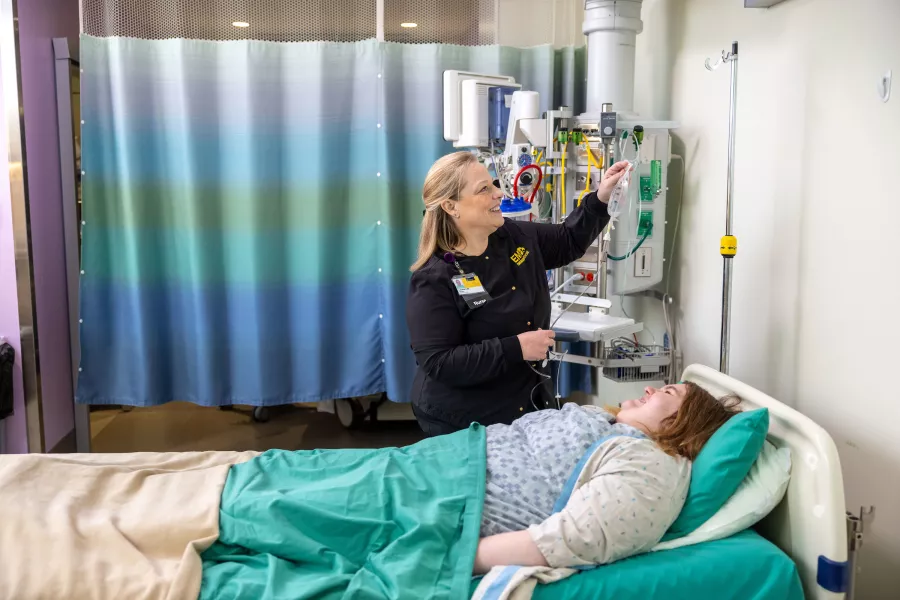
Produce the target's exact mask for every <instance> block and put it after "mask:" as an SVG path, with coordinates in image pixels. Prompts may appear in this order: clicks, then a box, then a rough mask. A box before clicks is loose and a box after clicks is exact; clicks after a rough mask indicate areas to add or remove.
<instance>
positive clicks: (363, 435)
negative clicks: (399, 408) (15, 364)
mask: <svg viewBox="0 0 900 600" xmlns="http://www.w3.org/2000/svg"><path fill="white" fill-rule="evenodd" d="M270 415H271V418H270V420H269V421H268V422H267V423H255V422H254V421H253V419H252V418H251V417H250V409H249V407H246V408H243V407H237V408H235V410H219V409H216V408H205V407H201V406H196V405H194V404H188V403H181V402H173V403H171V404H166V405H164V406H157V407H153V408H135V409H133V410H131V411H130V412H124V411H122V410H120V409H109V410H94V411H92V412H91V437H92V447H91V450H92V451H93V452H183V451H191V450H260V451H262V450H268V449H271V448H281V449H285V450H311V449H315V448H383V447H387V446H405V445H408V444H412V443H415V442H417V441H419V440H421V439H422V437H423V436H422V432H421V431H420V430H419V427H418V425H417V424H416V422H415V421H410V420H403V421H379V422H377V423H368V422H367V423H364V424H363V426H362V427H361V428H360V429H359V430H354V431H348V430H346V429H344V427H343V426H342V425H341V424H340V423H339V422H338V420H337V417H335V416H334V415H332V414H328V413H321V412H316V409H315V407H306V406H304V407H296V406H285V407H278V408H274V409H270Z"/></svg>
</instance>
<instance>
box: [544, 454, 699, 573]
mask: <svg viewBox="0 0 900 600" xmlns="http://www.w3.org/2000/svg"><path fill="white" fill-rule="evenodd" d="M612 442H615V443H612ZM608 444H609V445H610V446H611V447H610V448H606V449H603V448H602V447H601V450H598V452H600V451H603V452H605V453H606V456H604V457H603V459H602V461H601V463H600V466H599V468H598V469H597V470H596V472H595V473H594V474H593V475H592V476H591V478H590V480H589V481H588V482H587V483H585V484H584V485H582V486H581V487H579V488H577V489H576V490H575V491H574V492H573V493H572V496H571V497H570V499H569V501H568V503H567V504H566V506H565V508H563V510H561V511H560V512H558V513H556V514H554V515H552V516H550V517H549V518H548V519H546V520H545V521H544V522H543V523H540V524H538V525H533V526H532V527H530V528H529V530H528V531H529V533H530V534H531V538H532V539H533V540H534V542H535V544H536V545H537V547H538V549H539V550H540V551H541V554H543V555H544V558H545V559H546V560H547V563H548V564H549V565H550V566H551V567H576V566H584V565H594V564H606V563H610V562H613V561H617V560H621V559H623V558H627V557H629V556H632V555H634V554H640V553H642V552H646V551H648V550H650V549H651V548H652V547H653V546H654V545H656V543H657V542H659V540H660V539H661V538H662V536H663V534H665V532H666V530H667V529H668V528H669V526H670V525H671V524H672V523H673V522H674V521H675V518H676V517H677V516H678V513H679V512H680V511H681V507H682V505H683V504H684V499H685V497H686V495H687V488H688V484H689V482H690V465H689V463H688V462H687V461H686V460H683V459H676V458H673V457H671V456H669V455H667V454H665V453H663V452H662V451H661V450H659V449H658V448H657V447H656V446H655V444H653V443H652V442H651V441H649V440H646V439H630V438H615V439H614V440H612V441H611V442H608Z"/></svg>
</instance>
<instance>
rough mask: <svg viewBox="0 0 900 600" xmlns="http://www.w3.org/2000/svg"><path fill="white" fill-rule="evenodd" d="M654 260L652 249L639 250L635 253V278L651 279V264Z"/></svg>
mask: <svg viewBox="0 0 900 600" xmlns="http://www.w3.org/2000/svg"><path fill="white" fill-rule="evenodd" d="M652 258H653V253H652V248H638V250H637V252H635V253H634V276H635V277H650V264H651V262H650V261H651V259H652Z"/></svg>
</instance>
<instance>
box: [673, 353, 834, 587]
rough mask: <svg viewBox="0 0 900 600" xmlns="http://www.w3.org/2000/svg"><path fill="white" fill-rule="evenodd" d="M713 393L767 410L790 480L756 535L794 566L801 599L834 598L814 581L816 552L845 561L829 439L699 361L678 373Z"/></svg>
mask: <svg viewBox="0 0 900 600" xmlns="http://www.w3.org/2000/svg"><path fill="white" fill-rule="evenodd" d="M682 379H684V380H685V381H691V382H693V383H696V384H697V385H699V386H701V387H703V388H704V389H706V390H707V391H709V392H710V393H711V394H713V395H714V396H716V397H717V398H718V397H721V396H725V395H727V394H735V395H737V396H740V397H741V399H742V400H743V402H742V406H743V408H744V410H751V409H754V408H763V407H764V408H768V409H769V435H768V439H769V441H770V442H772V444H774V445H775V446H776V447H779V448H790V449H791V458H792V466H791V482H790V484H789V485H788V489H787V493H786V494H785V497H784V500H782V501H781V504H779V505H778V507H777V508H776V509H775V510H774V511H773V512H772V513H771V514H770V515H769V516H768V517H766V518H765V519H764V520H763V521H762V523H760V525H759V527H758V530H759V533H760V534H762V535H763V536H765V537H766V538H767V539H769V540H771V541H772V542H773V543H775V544H776V545H777V546H778V547H779V548H781V549H782V550H784V551H785V552H786V553H787V554H788V555H789V556H790V557H791V558H792V559H793V560H794V562H795V563H796V564H797V569H798V571H799V572H800V578H801V579H802V580H803V588H804V591H805V592H806V597H807V598H811V599H815V600H835V599H837V598H843V597H844V594H835V593H832V592H829V591H827V590H825V589H824V588H822V587H819V585H818V584H817V583H816V570H817V568H818V561H819V556H825V557H827V558H829V559H831V560H834V561H841V562H843V561H846V560H847V522H846V518H847V517H846V512H845V511H846V509H845V506H844V482H843V477H842V476H841V463H840V460H839V459H838V453H837V448H836V447H835V445H834V440H832V439H831V436H829V435H828V433H826V431H825V430H824V429H822V428H821V427H819V426H818V425H816V424H815V423H814V422H813V421H811V420H810V419H809V418H808V417H806V416H804V415H802V414H800V413H799V412H797V411H796V410H794V409H792V408H790V407H789V406H787V405H785V404H782V403H781V402H779V401H777V400H775V399H774V398H772V397H770V396H767V395H766V394H763V393H762V392H760V391H759V390H756V389H753V388H752V387H750V386H749V385H746V384H744V383H741V382H740V381H738V380H736V379H734V378H732V377H728V376H727V375H723V374H721V373H719V372H718V371H716V370H714V369H710V368H709V367H704V366H702V365H691V366H690V367H688V368H687V369H686V370H685V372H684V376H683V377H682Z"/></svg>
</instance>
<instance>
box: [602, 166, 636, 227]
mask: <svg viewBox="0 0 900 600" xmlns="http://www.w3.org/2000/svg"><path fill="white" fill-rule="evenodd" d="M632 168H633V166H632V165H631V164H629V165H628V167H626V169H625V174H624V175H622V177H621V178H620V179H619V182H618V183H616V187H614V188H613V191H612V193H611V194H610V195H609V205H608V206H607V208H606V210H607V212H608V213H609V216H610V218H612V219H616V218H618V216H619V215H620V214H622V205H623V204H624V202H625V200H626V199H627V198H628V188H629V185H630V184H631V170H632Z"/></svg>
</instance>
